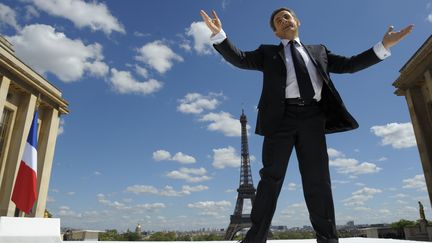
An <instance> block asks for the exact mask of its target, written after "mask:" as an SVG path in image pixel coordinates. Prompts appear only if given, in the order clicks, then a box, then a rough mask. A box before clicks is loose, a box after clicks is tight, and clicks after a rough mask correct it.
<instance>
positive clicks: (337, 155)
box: [327, 148, 381, 176]
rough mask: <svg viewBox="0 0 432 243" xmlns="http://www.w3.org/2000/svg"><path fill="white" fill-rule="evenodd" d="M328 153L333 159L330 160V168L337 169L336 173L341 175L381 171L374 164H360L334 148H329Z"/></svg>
mask: <svg viewBox="0 0 432 243" xmlns="http://www.w3.org/2000/svg"><path fill="white" fill-rule="evenodd" d="M327 153H328V155H329V157H330V158H331V159H330V160H329V164H330V166H333V167H336V171H337V172H338V173H341V174H354V175H358V174H369V173H376V172H379V171H380V170H381V168H379V167H378V166H376V165H375V164H373V163H369V162H363V163H361V164H360V163H359V162H358V160H356V159H352V158H346V157H345V154H343V153H342V152H340V151H338V150H336V149H333V148H328V149H327ZM332 158H333V159H332ZM354 175H352V176H354Z"/></svg>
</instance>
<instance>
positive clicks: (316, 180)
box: [243, 104, 338, 243]
mask: <svg viewBox="0 0 432 243" xmlns="http://www.w3.org/2000/svg"><path fill="white" fill-rule="evenodd" d="M324 126H325V116H324V113H323V112H322V109H321V106H320V105H319V104H315V105H309V106H297V105H288V104H287V105H285V114H284V118H283V121H282V123H281V124H280V126H279V127H278V129H277V130H276V132H275V133H274V134H272V135H270V136H266V137H264V142H263V151H262V161H263V168H262V169H261V170H260V172H259V173H260V176H261V180H260V182H259V183H258V187H257V194H256V197H255V202H254V205H253V207H252V211H251V220H252V227H251V228H250V229H249V231H248V233H247V234H246V237H245V238H244V240H243V241H244V242H245V243H264V242H266V239H267V235H268V231H269V227H270V223H271V220H272V218H273V214H274V212H275V209H276V204H277V199H278V197H279V193H280V191H281V188H282V184H283V181H284V178H285V173H286V170H287V167H288V161H289V158H290V155H291V152H292V149H293V148H295V150H296V154H297V158H298V162H299V169H300V174H301V178H302V184H303V194H304V198H305V201H306V205H307V208H308V211H309V218H310V221H311V223H312V226H313V228H314V230H315V232H316V237H317V242H318V243H337V242H338V239H337V232H336V224H335V214H334V205H333V197H332V191H331V182H330V173H329V159H328V155H327V145H326V139H325V133H324Z"/></svg>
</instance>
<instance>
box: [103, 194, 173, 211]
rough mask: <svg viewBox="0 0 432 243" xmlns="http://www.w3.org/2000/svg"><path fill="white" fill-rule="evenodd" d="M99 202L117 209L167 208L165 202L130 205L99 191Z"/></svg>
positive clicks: (153, 209)
mask: <svg viewBox="0 0 432 243" xmlns="http://www.w3.org/2000/svg"><path fill="white" fill-rule="evenodd" d="M97 199H98V202H99V203H100V204H102V205H104V206H107V207H110V208H112V209H116V210H122V211H124V210H132V211H143V210H145V211H155V210H158V209H162V208H166V206H165V204H164V203H145V204H137V205H129V204H127V203H126V202H125V203H123V202H119V201H111V200H109V199H108V198H107V196H106V195H104V194H102V193H99V194H98V195H97Z"/></svg>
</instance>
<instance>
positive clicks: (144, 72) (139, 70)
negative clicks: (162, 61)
mask: <svg viewBox="0 0 432 243" xmlns="http://www.w3.org/2000/svg"><path fill="white" fill-rule="evenodd" d="M135 72H136V73H137V74H138V75H139V76H141V77H143V78H148V71H147V69H145V68H143V67H141V66H139V65H135Z"/></svg>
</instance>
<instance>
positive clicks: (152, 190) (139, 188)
mask: <svg viewBox="0 0 432 243" xmlns="http://www.w3.org/2000/svg"><path fill="white" fill-rule="evenodd" d="M126 192H131V193H134V194H137V195H139V194H157V193H158V192H159V190H158V189H156V187H154V186H148V185H133V186H128V187H127V188H126Z"/></svg>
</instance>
